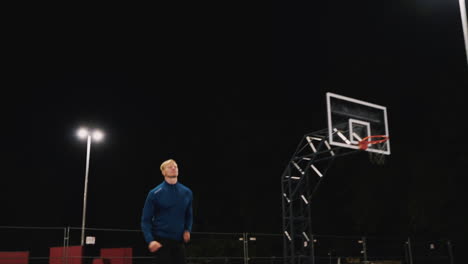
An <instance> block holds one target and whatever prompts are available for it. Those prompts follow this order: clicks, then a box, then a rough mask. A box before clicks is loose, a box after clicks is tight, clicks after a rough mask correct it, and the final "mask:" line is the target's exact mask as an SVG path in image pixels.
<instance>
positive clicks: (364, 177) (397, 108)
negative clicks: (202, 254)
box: [0, 0, 468, 238]
mask: <svg viewBox="0 0 468 264" xmlns="http://www.w3.org/2000/svg"><path fill="white" fill-rule="evenodd" d="M22 11H25V12H21V16H18V17H15V18H14V19H11V20H10V21H9V23H8V25H7V32H6V33H5V35H6V37H5V42H6V44H8V45H7V46H8V48H6V49H5V51H4V52H5V59H6V60H5V66H6V67H5V68H6V69H5V71H4V72H3V74H4V78H3V85H2V86H3V89H2V90H3V96H2V99H3V100H2V101H4V103H3V104H2V110H3V114H4V119H3V133H4V137H3V141H4V143H5V145H6V147H5V148H4V151H3V153H4V155H5V158H4V159H3V162H2V165H3V166H2V167H3V169H2V184H1V186H2V188H1V189H2V190H1V194H0V198H1V204H2V217H1V219H0V225H4V226H6V225H15V226H76V227H79V226H80V225H81V210H82V202H83V200H82V198H83V187H84V174H85V155H86V144H85V142H80V141H79V140H78V139H77V138H76V136H75V131H76V129H77V128H78V127H79V126H81V125H85V126H89V127H99V128H101V129H102V130H103V131H104V132H105V134H106V137H105V141H104V142H102V143H95V144H94V143H93V145H92V153H91V166H90V174H89V190H88V210H87V226H88V227H106V228H129V229H138V228H139V222H140V216H141V210H142V206H143V203H144V200H145V197H146V195H147V192H148V191H149V190H150V189H151V188H153V187H154V186H155V185H157V184H159V183H160V182H161V181H162V180H163V178H162V176H161V175H160V172H159V165H160V163H161V162H162V161H164V160H166V159H168V158H174V159H175V160H176V161H177V162H178V163H179V168H180V178H179V180H180V182H182V183H184V184H185V185H187V186H189V187H190V188H191V189H192V190H193V192H194V204H193V206H194V214H195V219H194V231H198V232H265V233H280V232H281V229H282V227H281V223H282V222H281V215H282V214H281V191H280V187H281V185H280V177H281V174H282V172H283V169H284V168H285V166H286V165H287V163H288V162H289V159H290V157H291V155H292V154H293V152H294V150H295V148H296V145H297V144H298V143H299V141H300V140H301V138H302V136H303V135H304V134H306V133H310V132H313V131H317V130H321V129H323V128H325V127H326V126H327V124H326V105H325V93H326V92H334V93H338V94H342V95H345V96H349V97H353V98H357V99H361V100H364V101H369V102H372V103H376V104H379V105H384V106H386V107H387V108H388V114H389V127H390V136H391V138H392V155H391V156H390V157H387V159H386V164H385V165H384V166H377V165H373V164H371V163H370V162H369V160H368V157H367V155H366V154H365V153H361V154H356V155H353V156H348V157H342V158H340V159H338V160H336V161H335V163H334V165H333V166H332V168H331V170H330V171H329V172H328V174H327V175H326V178H324V180H323V182H322V185H321V187H320V190H319V191H318V194H317V195H316V196H315V201H313V203H312V210H313V214H314V220H313V221H314V223H313V226H314V230H315V232H316V233H319V234H339V235H356V234H358V235H361V234H372V235H382V236H384V235H401V236H408V235H415V236H425V237H426V236H427V237H435V238H465V237H466V236H467V234H468V225H467V223H468V213H467V210H466V202H467V200H468V199H467V198H468V195H467V194H466V187H467V185H466V184H465V182H466V180H465V179H466V175H468V173H467V171H468V169H467V167H466V164H467V162H468V153H467V151H466V149H467V146H468V143H467V140H466V133H465V132H466V124H465V123H466V118H465V114H466V113H467V110H466V103H465V101H466V98H467V92H466V88H467V87H468V68H467V62H466V55H465V51H464V43H463V33H462V26H461V19H460V15H459V8H458V1H456V0H450V1H435V0H431V1H422V0H405V1H332V2H326V3H309V4H304V3H302V4H299V3H291V2H272V3H269V4H265V5H256V6H254V5H248V4H246V5H240V4H238V3H237V4H231V5H230V4H224V5H220V4H218V5H216V4H210V5H208V4H200V3H197V4H196V5H195V4H191V5H190V6H187V5H185V6H179V7H171V8H168V7H158V8H154V9H151V10H148V9H146V8H145V7H137V8H128V9H126V7H124V6H119V7H115V6H113V7H83V6H79V7H73V8H68V7H63V9H61V12H51V13H50V14H49V13H48V12H47V13H46V12H44V13H37V12H35V10H34V8H32V7H30V8H28V9H27V10H22ZM3 133H2V134H3Z"/></svg>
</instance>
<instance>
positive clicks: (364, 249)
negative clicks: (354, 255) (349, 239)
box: [362, 237, 367, 263]
mask: <svg viewBox="0 0 468 264" xmlns="http://www.w3.org/2000/svg"><path fill="white" fill-rule="evenodd" d="M362 253H363V254H364V263H367V240H366V237H362Z"/></svg>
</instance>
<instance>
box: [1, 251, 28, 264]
mask: <svg viewBox="0 0 468 264" xmlns="http://www.w3.org/2000/svg"><path fill="white" fill-rule="evenodd" d="M28 261H29V251H18V252H0V264H28Z"/></svg>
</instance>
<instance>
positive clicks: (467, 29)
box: [459, 0, 468, 63]
mask: <svg viewBox="0 0 468 264" xmlns="http://www.w3.org/2000/svg"><path fill="white" fill-rule="evenodd" d="M459 2H460V15H461V20H462V27H463V38H464V39H465V54H466V62H467V63H468V19H467V14H466V2H465V0H459Z"/></svg>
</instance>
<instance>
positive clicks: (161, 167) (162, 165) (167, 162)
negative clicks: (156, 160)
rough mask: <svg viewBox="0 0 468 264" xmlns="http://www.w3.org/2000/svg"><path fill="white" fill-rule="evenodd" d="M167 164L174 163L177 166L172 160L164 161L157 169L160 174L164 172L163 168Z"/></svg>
mask: <svg viewBox="0 0 468 264" xmlns="http://www.w3.org/2000/svg"><path fill="white" fill-rule="evenodd" d="M169 163H175V164H176V165H177V162H176V161H175V160H173V159H168V160H166V161H164V162H163V163H161V166H160V167H159V168H160V169H161V172H162V171H164V168H165V167H166V165H167V164H169Z"/></svg>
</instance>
